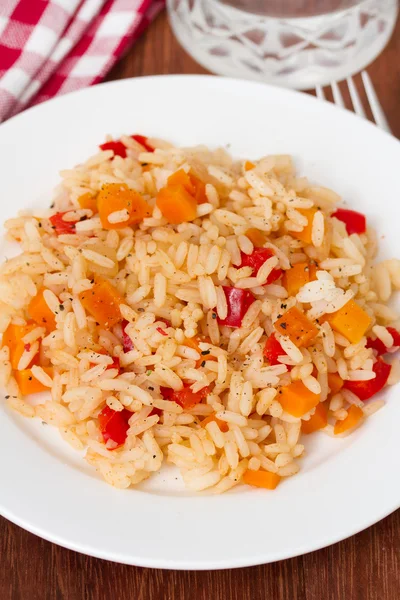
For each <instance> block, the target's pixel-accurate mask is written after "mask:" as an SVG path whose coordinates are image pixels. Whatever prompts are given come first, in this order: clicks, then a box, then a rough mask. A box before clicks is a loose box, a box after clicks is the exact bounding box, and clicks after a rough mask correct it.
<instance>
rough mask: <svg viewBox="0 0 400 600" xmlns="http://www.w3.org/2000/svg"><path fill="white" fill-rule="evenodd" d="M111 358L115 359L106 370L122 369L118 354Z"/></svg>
mask: <svg viewBox="0 0 400 600" xmlns="http://www.w3.org/2000/svg"><path fill="white" fill-rule="evenodd" d="M111 358H112V360H113V361H112V363H111V364H110V365H108V366H107V369H106V371H107V370H108V369H118V373H119V372H120V370H121V365H120V362H119V358H118V356H112V357H111Z"/></svg>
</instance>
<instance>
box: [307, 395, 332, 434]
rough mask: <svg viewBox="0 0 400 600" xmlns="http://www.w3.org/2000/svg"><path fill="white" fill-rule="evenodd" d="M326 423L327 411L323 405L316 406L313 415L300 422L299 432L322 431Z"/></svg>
mask: <svg viewBox="0 0 400 600" xmlns="http://www.w3.org/2000/svg"><path fill="white" fill-rule="evenodd" d="M327 423H328V410H327V408H326V406H325V404H324V403H322V402H320V403H319V404H317V406H316V409H315V413H314V414H313V415H312V417H310V419H309V420H308V421H302V422H301V431H302V432H303V433H314V431H318V429H323V428H324V427H325V426H326V424H327Z"/></svg>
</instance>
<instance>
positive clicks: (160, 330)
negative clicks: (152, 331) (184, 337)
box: [156, 327, 168, 337]
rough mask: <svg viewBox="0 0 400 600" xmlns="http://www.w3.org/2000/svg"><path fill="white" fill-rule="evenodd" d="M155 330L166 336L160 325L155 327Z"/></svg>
mask: <svg viewBox="0 0 400 600" xmlns="http://www.w3.org/2000/svg"><path fill="white" fill-rule="evenodd" d="M156 331H158V333H161V335H164V336H166V337H168V333H167V332H166V331H164V329H161V327H157V328H156Z"/></svg>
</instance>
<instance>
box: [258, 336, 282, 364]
mask: <svg viewBox="0 0 400 600" xmlns="http://www.w3.org/2000/svg"><path fill="white" fill-rule="evenodd" d="M263 354H264V356H265V358H266V359H267V361H268V362H269V364H270V365H280V364H281V363H280V362H279V360H278V356H284V355H285V354H286V352H285V351H284V349H283V348H282V346H281V345H280V343H279V342H278V340H277V339H276V337H275V334H274V333H273V334H272V335H270V336H269V338H268V339H267V341H266V342H265V346H264V352H263Z"/></svg>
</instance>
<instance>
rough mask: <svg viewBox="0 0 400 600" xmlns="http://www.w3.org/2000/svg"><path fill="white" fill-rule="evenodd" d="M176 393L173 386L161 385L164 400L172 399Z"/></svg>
mask: <svg viewBox="0 0 400 600" xmlns="http://www.w3.org/2000/svg"><path fill="white" fill-rule="evenodd" d="M174 393H175V392H174V390H173V389H172V388H169V387H164V386H160V394H161V396H162V397H163V399H164V400H171V398H172V396H173V394H174Z"/></svg>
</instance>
